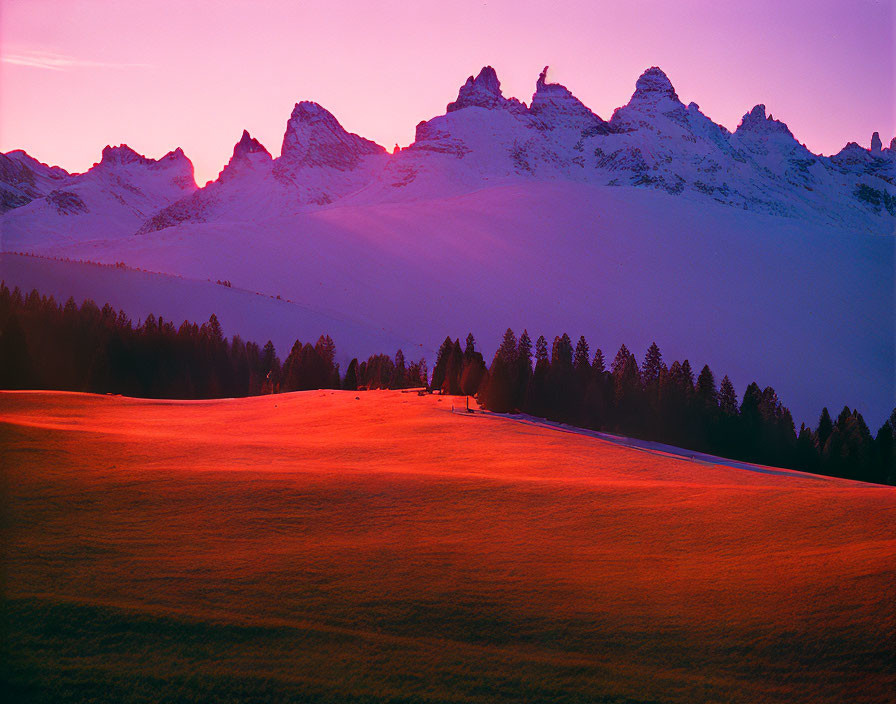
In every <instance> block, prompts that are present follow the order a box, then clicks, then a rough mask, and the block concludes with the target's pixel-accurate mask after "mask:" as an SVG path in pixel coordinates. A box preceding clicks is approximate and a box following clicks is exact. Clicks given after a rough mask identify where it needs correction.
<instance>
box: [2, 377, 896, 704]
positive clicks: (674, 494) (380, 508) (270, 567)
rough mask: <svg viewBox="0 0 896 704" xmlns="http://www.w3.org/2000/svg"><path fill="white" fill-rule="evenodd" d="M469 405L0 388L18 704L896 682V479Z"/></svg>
mask: <svg viewBox="0 0 896 704" xmlns="http://www.w3.org/2000/svg"><path fill="white" fill-rule="evenodd" d="M356 396H357V398H356ZM449 405H450V399H447V398H446V399H444V400H439V398H438V397H424V398H419V397H417V396H416V395H413V394H400V393H398V392H379V393H362V394H355V393H347V392H305V393H300V394H290V395H286V396H277V397H261V398H254V399H246V400H240V401H216V402H148V401H140V400H132V399H122V398H112V397H95V396H85V395H78V394H48V393H47V394H44V393H42V394H31V393H15V394H13V393H6V394H2V395H0V420H2V421H3V424H2V425H0V432H2V443H3V445H2V452H3V456H4V458H5V460H6V461H5V462H4V463H3V465H2V472H3V480H4V491H5V494H6V497H5V504H6V511H5V532H6V538H5V544H6V554H5V557H4V564H5V567H6V579H5V582H6V583H5V598H6V604H5V606H6V609H5V612H6V623H7V633H8V644H9V654H8V656H7V657H5V658H4V662H5V665H4V676H5V677H6V678H7V679H10V680H11V681H12V682H11V685H10V687H11V689H10V688H8V689H7V691H11V692H12V693H13V695H19V699H20V700H26V699H27V700H28V701H32V702H40V701H54V702H60V701H79V700H85V699H90V698H101V699H109V700H115V701H121V702H131V701H149V700H152V701H170V700H174V699H180V700H190V701H204V700H214V701H242V702H246V701H259V702H260V701H273V700H276V701H302V702H336V701H339V702H345V701H365V702H380V701H407V702H410V701H415V702H422V701H426V702H441V701H476V702H500V701H555V702H584V701H589V702H593V701H604V702H622V701H624V702H688V703H690V702H695V701H705V702H713V701H715V702H722V701H724V702H756V701H780V702H800V701H806V702H809V701H811V702H838V701H849V702H880V701H884V700H885V699H886V698H887V697H888V696H889V695H888V694H887V692H892V690H893V687H894V686H896V674H894V669H893V662H894V658H893V655H894V645H893V641H892V634H893V632H894V628H896V615H894V612H893V610H892V595H893V593H894V587H896V571H894V567H893V562H892V556H893V554H894V550H896V533H894V529H893V525H894V517H896V492H894V490H893V489H891V488H886V487H874V486H869V485H863V484H857V483H851V482H847V481H843V480H835V479H827V478H821V477H812V476H808V475H802V474H799V473H796V472H783V473H781V474H765V473H758V472H752V471H746V470H744V469H734V468H729V467H725V466H711V465H706V464H698V463H693V462H689V461H686V460H682V459H679V458H674V457H668V456H658V455H656V454H651V453H646V452H642V451H639V450H635V449H631V448H627V447H623V446H619V445H614V444H610V443H606V442H603V441H601V440H597V439H594V438H590V437H586V436H581V435H575V434H570V433H562V432H558V431H556V430H553V429H549V428H540V427H534V426H531V425H525V424H520V423H515V422H513V421H510V420H504V419H500V418H495V417H484V416H472V417H471V416H468V415H466V414H452V413H450V412H449V411H447V408H448V407H449Z"/></svg>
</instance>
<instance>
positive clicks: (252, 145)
mask: <svg viewBox="0 0 896 704" xmlns="http://www.w3.org/2000/svg"><path fill="white" fill-rule="evenodd" d="M256 153H264V154H267V155H268V156H269V157H270V155H271V154H270V152H269V151H268V150H267V149H265V148H264V146H263V145H262V143H261V142H259V141H258V140H257V139H255V138H254V137H252V136H251V135H250V134H249V131H248V130H243V136H242V137H240V141H239V142H237V143H236V144H235V145H234V147H233V158H236V157H238V156H243V155H245V154H256Z"/></svg>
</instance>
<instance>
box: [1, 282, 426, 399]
mask: <svg viewBox="0 0 896 704" xmlns="http://www.w3.org/2000/svg"><path fill="white" fill-rule="evenodd" d="M335 356H336V347H335V344H334V343H333V340H332V339H331V338H330V336H329V335H322V336H321V337H320V338H319V339H318V340H317V342H316V343H314V344H311V343H309V342H306V343H304V344H303V343H301V342H300V341H298V340H296V342H295V344H294V345H293V347H292V350H291V351H290V353H289V355H288V356H287V358H286V359H285V360H284V361H283V362H282V363H281V361H280V358H279V357H278V356H277V352H276V349H275V348H274V345H273V343H272V342H271V341H270V340H268V342H267V343H265V345H264V346H262V347H259V346H258V345H257V344H256V343H254V342H246V341H244V340H243V339H242V338H240V337H239V336H238V335H234V336H233V338H231V339H229V340H228V339H226V338H225V337H224V336H223V334H222V331H221V326H220V324H219V322H218V319H217V317H216V316H214V315H212V316H211V317H210V318H209V320H208V322H207V323H203V324H202V325H197V324H196V323H191V322H187V321H185V322H183V323H181V324H180V325H178V326H175V324H174V323H173V322H172V321H169V320H164V319H162V318H161V317H159V318H156V317H155V316H154V315H151V314H150V315H148V316H147V317H146V319H145V320H144V321H143V322H142V323H140V324H137V325H135V324H134V323H133V322H132V321H131V320H130V319H129V318H128V317H127V316H126V315H125V314H124V313H123V312H121V311H116V310H115V309H114V308H112V307H111V306H109V305H108V304H107V305H105V306H103V307H102V308H99V307H98V306H97V305H96V304H95V303H94V302H93V301H91V300H86V301H84V302H83V303H82V304H81V305H80V306H78V305H77V304H76V303H75V301H74V299H71V298H70V299H69V300H68V301H67V302H66V303H65V304H64V305H60V304H58V303H57V302H56V301H55V300H54V299H53V297H52V296H50V297H47V296H41V295H40V294H39V293H38V292H37V291H32V292H31V293H29V294H28V295H27V296H22V294H21V292H20V291H19V289H18V288H16V289H15V290H13V291H10V290H9V288H8V287H7V286H6V285H5V283H4V284H0V388H3V389H55V390H62V391H88V392H93V393H116V394H124V395H127V396H138V397H143V398H186V399H197V398H227V397H238V396H255V395H258V394H265V393H278V392H285V391H302V390H306V389H321V388H332V389H339V388H346V389H358V388H408V387H413V386H426V378H427V375H428V372H427V369H426V362H425V361H424V360H420V361H419V362H412V363H407V362H406V361H405V358H404V355H403V353H402V351H401V350H399V351H398V352H397V353H396V355H395V358H394V359H392V358H390V357H388V356H387V355H383V354H380V355H373V356H371V357H370V358H369V359H368V360H367V361H366V362H361V363H358V360H356V359H354V360H352V362H351V364H350V365H349V367H348V369H347V371H346V375H345V377H344V378H343V377H342V376H340V372H339V365H338V364H336V363H335Z"/></svg>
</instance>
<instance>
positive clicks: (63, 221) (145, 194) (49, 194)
mask: <svg viewBox="0 0 896 704" xmlns="http://www.w3.org/2000/svg"><path fill="white" fill-rule="evenodd" d="M7 156H9V155H7ZM63 174H64V172H63ZM195 190H196V182H195V181H194V179H193V164H192V163H191V162H190V160H189V159H188V158H187V157H186V156H185V155H184V153H183V151H182V150H181V149H175V150H174V151H172V152H169V153H168V154H166V155H165V156H163V157H162V158H161V159H148V158H147V157H144V156H141V155H140V154H137V152H135V151H134V150H133V149H131V148H130V147H128V146H127V145H121V146H118V147H109V146H107V147H106V148H105V149H103V155H102V159H101V160H100V161H99V162H98V163H96V164H94V165H93V166H92V167H91V168H90V169H89V170H88V171H86V172H85V173H83V174H73V175H69V174H64V175H62V174H58V178H57V182H56V183H53V184H52V190H48V188H47V187H44V188H43V191H44V192H43V194H42V197H41V194H40V193H38V194H37V195H38V197H35V198H33V199H32V200H30V201H29V202H28V203H27V204H25V205H22V206H21V207H17V208H15V209H12V210H10V211H8V212H6V213H5V214H4V215H3V216H2V220H0V228H2V239H3V251H15V250H17V249H23V248H26V247H28V246H31V245H33V244H41V245H52V244H54V243H64V242H68V241H72V240H89V239H97V238H109V237H113V238H114V237H123V236H128V235H130V234H132V233H133V232H134V231H135V230H136V229H137V228H139V227H140V225H141V224H142V223H143V222H144V221H145V220H146V219H147V218H149V217H151V216H152V215H153V214H155V213H157V212H158V211H159V210H161V209H162V208H164V207H165V206H167V205H168V204H169V203H172V202H174V201H176V200H179V199H181V198H183V197H184V196H186V195H188V194H189V193H192V192H193V191H195Z"/></svg>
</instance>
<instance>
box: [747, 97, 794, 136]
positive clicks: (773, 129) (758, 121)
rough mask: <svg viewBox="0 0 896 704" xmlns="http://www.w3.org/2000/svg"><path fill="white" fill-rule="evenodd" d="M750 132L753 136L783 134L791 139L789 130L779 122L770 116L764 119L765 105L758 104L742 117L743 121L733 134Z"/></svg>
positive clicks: (791, 134)
mask: <svg viewBox="0 0 896 704" xmlns="http://www.w3.org/2000/svg"><path fill="white" fill-rule="evenodd" d="M745 132H750V133H753V134H785V135H787V136H789V137H793V133H792V132H791V131H790V129H789V128H788V127H787V125H785V124H784V123H783V122H781V121H780V120H776V119H775V118H774V117H772V116H771V115H768V117H766V115H765V105H763V104H762V103H760V104H759V105H756V106H755V107H754V108H753V109H752V110H750V112H748V113H747V114H746V115H744V116H743V119H742V120H741V122H740V125H738V127H737V129H736V130H735V131H734V133H735V134H743V133H745Z"/></svg>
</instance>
